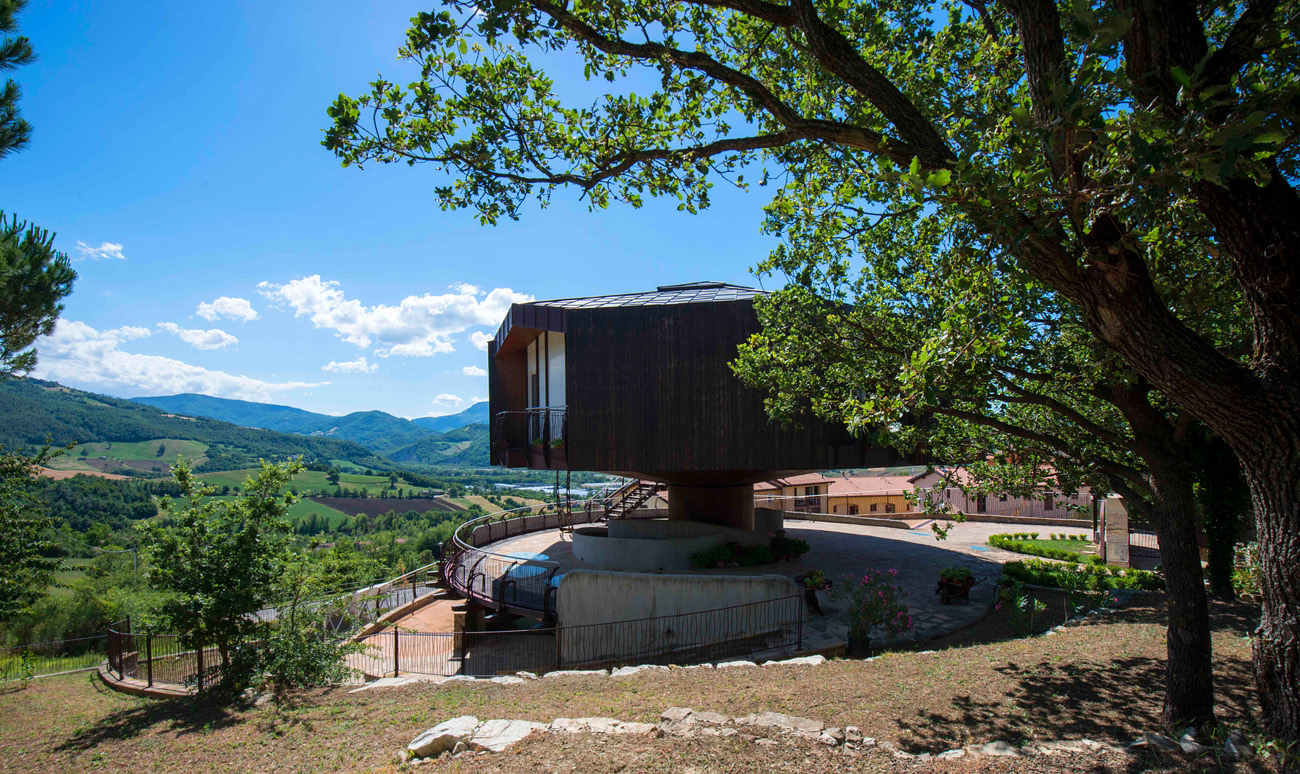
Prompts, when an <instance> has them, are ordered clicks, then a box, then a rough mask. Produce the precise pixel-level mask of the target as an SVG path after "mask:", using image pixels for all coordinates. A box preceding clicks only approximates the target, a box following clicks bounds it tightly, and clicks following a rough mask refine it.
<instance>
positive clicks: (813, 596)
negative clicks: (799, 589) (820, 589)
mask: <svg viewBox="0 0 1300 774" xmlns="http://www.w3.org/2000/svg"><path fill="white" fill-rule="evenodd" d="M803 601H804V604H806V605H807V606H808V609H809V610H811V611H813V612H814V613H816V614H817V615H821V614H822V605H821V602H819V601H818V600H817V589H808V588H806V589H804V590H803Z"/></svg>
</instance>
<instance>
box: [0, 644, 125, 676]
mask: <svg viewBox="0 0 1300 774" xmlns="http://www.w3.org/2000/svg"><path fill="white" fill-rule="evenodd" d="M107 645H108V637H107V636H105V635H103V634H100V635H96V636H94V637H77V638H74V639H70V640H56V641H53V642H37V643H33V644H31V645H21V646H18V647H10V648H0V683H3V682H9V681H13V680H26V679H29V678H33V677H48V676H50V675H62V674H67V673H69V672H80V671H85V670H89V669H94V668H96V667H97V666H99V664H100V662H102V661H103V660H104V654H105V653H106V652H107Z"/></svg>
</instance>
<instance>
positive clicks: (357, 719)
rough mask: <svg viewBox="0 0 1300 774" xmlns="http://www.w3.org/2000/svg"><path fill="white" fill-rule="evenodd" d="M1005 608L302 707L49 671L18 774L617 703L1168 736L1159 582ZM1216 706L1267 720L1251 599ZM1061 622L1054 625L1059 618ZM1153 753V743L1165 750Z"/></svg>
mask: <svg viewBox="0 0 1300 774" xmlns="http://www.w3.org/2000/svg"><path fill="white" fill-rule="evenodd" d="M1005 613H1006V611H1005V610H1002V611H995V612H994V613H992V614H991V615H990V616H989V617H988V618H986V619H985V620H983V621H981V622H980V623H979V624H977V625H976V626H974V627H971V628H969V629H966V630H964V631H962V632H958V633H954V634H952V635H948V637H947V638H946V640H945V641H942V642H940V643H939V644H938V645H935V644H933V643H931V644H930V645H929V646H928V647H934V648H936V652H935V653H923V652H900V653H889V654H885V655H884V656H883V657H881V658H879V659H877V660H875V661H871V662H864V661H848V660H844V661H833V662H830V663H827V664H822V665H820V666H813V667H752V668H733V669H725V670H704V671H701V670H673V671H669V672H649V673H642V674H638V675H635V676H632V677H627V678H607V677H595V676H573V677H563V678H550V679H545V680H536V681H530V682H527V683H524V684H522V685H494V684H484V683H464V682H452V683H446V684H442V685H432V684H414V685H407V686H403V687H398V688H391V689H376V690H368V691H364V692H361V693H349V692H348V691H347V689H344V688H340V689H329V690H321V691H311V692H305V693H302V694H299V695H297V696H295V697H293V700H292V701H291V702H290V703H288V704H285V705H280V706H277V705H274V704H266V705H264V706H261V707H253V706H235V707H230V706H219V705H217V704H214V703H211V702H208V701H205V700H196V699H176V700H167V701H154V700H144V699H136V698H132V697H128V696H124V695H122V694H119V693H115V692H112V691H110V690H108V689H107V688H105V687H103V686H102V685H100V684H99V683H98V681H97V679H95V678H93V677H91V676H89V675H84V674H83V675H74V676H70V677H59V678H47V679H41V680H36V681H34V682H33V683H32V684H31V686H30V687H28V688H27V689H26V690H9V691H8V692H7V693H3V694H0V771H4V772H10V771H12V772H47V771H48V772H62V771H88V770H94V771H117V772H199V771H222V772H225V771H249V772H263V771H274V772H372V771H393V770H394V769H395V767H394V764H393V762H392V755H393V753H394V752H395V751H396V750H398V749H399V748H401V747H403V746H404V745H406V744H407V743H408V742H409V741H410V740H411V739H412V738H413V737H414V736H415V735H417V734H418V733H419V732H421V731H423V730H424V729H426V728H429V727H431V726H433V725H435V724H437V723H439V722H441V721H443V720H446V719H448V718H451V717H455V716H457V715H465V714H471V715H477V716H478V717H480V718H523V719H529V720H536V721H550V720H553V719H554V718H556V717H584V716H606V717H615V718H619V719H621V720H632V721H643V722H654V721H656V720H657V719H658V718H659V715H660V713H661V712H662V711H663V710H665V709H667V708H668V707H673V706H685V707H693V708H695V709H697V710H712V711H716V712H721V713H724V714H728V715H731V716H737V715H744V714H748V713H750V712H762V711H768V710H771V711H776V712H784V713H787V714H791V715H799V716H802V717H808V718H814V719H816V720H821V721H823V722H825V723H826V724H827V725H834V726H848V725H853V726H858V727H860V728H861V729H862V731H863V733H864V734H865V735H867V736H870V737H875V738H877V739H880V740H891V741H893V742H896V743H897V744H898V745H899V747H900V748H901V749H903V750H906V751H909V752H912V753H924V752H931V753H937V752H940V751H943V750H948V749H953V748H957V747H961V746H964V745H967V744H973V743H982V742H988V741H993V740H1004V741H1007V742H1010V743H1012V744H1014V745H1018V746H1019V745H1025V744H1032V743H1035V742H1044V741H1053V740H1063V739H1079V738H1084V737H1086V738H1089V739H1095V740H1098V741H1103V742H1122V741H1128V740H1131V739H1133V738H1134V737H1136V736H1137V735H1139V734H1140V733H1141V732H1143V731H1149V730H1155V729H1156V727H1157V725H1158V718H1159V713H1160V696H1161V692H1162V688H1161V686H1162V684H1163V675H1162V672H1163V667H1164V663H1163V660H1164V651H1165V642H1164V636H1165V635H1164V625H1163V620H1162V619H1163V614H1164V600H1163V597H1161V596H1159V595H1155V596H1152V597H1148V598H1145V601H1144V602H1141V603H1139V604H1138V605H1137V606H1134V607H1131V608H1129V609H1127V610H1124V611H1121V612H1119V613H1115V614H1113V615H1108V616H1103V617H1101V618H1100V619H1096V620H1091V621H1089V622H1087V623H1085V624H1083V625H1081V626H1077V627H1072V628H1069V629H1067V630H1065V631H1063V632H1062V633H1060V634H1056V635H1053V636H1048V637H1033V638H1027V639H1026V638H1017V639H1004V638H1005V637H1007V636H1009V635H1011V634H1012V632H1011V629H1010V625H1009V622H1008V621H1007V619H1006V616H1005ZM1213 614H1214V620H1215V632H1214V646H1215V652H1216V676H1215V680H1216V689H1217V691H1218V697H1219V702H1220V703H1219V718H1220V721H1221V723H1223V724H1224V726H1225V727H1233V728H1244V729H1246V730H1247V732H1248V733H1249V732H1250V731H1252V730H1253V729H1255V728H1256V727H1257V724H1258V718H1257V716H1256V709H1255V702H1254V696H1253V688H1252V685H1251V682H1252V677H1251V666H1250V643H1249V641H1248V640H1247V639H1246V635H1247V634H1248V632H1249V631H1250V630H1251V629H1252V628H1253V626H1254V611H1253V610H1252V609H1251V608H1250V607H1249V606H1246V605H1223V604H1215V605H1214V607H1213ZM1049 622H1050V621H1049ZM1152 755H1154V754H1152ZM1203 768H1204V762H1203V761H1202V762H1192V761H1189V760H1187V759H1185V758H1182V757H1181V756H1174V757H1164V758H1162V757H1152V758H1147V757H1138V756H1128V755H1118V754H1115V753H1110V752H1095V753H1086V754H1078V755H1073V756H1064V755H1058V756H1054V757H1051V758H1046V757H1034V758H1023V759H1010V760H1007V761H1001V760H998V759H990V758H982V759H980V760H978V761H961V760H958V761H929V762H919V761H909V760H900V759H896V758H894V757H893V756H892V754H890V753H888V752H886V751H880V750H867V751H863V754H862V755H861V756H859V757H854V758H847V757H842V754H840V753H836V752H835V751H833V750H830V749H826V748H822V747H820V746H818V745H816V744H814V743H804V742H789V743H782V744H781V745H777V746H771V747H768V746H763V745H758V744H755V743H752V742H750V743H742V742H740V741H736V740H735V739H734V738H733V739H714V740H698V739H696V740H689V739H673V738H666V739H652V738H643V737H637V738H625V739H619V738H612V737H608V736H595V735H578V736H558V735H546V736H544V737H539V738H536V739H530V740H528V741H526V742H524V743H522V744H520V745H518V746H517V747H514V748H511V749H510V750H508V751H507V752H505V753H502V754H499V755H475V756H467V757H462V758H458V759H455V760H442V761H439V762H437V763H434V764H430V765H428V766H421V767H420V768H418V769H415V771H437V772H442V771H462V772H469V771H474V772H503V773H507V772H508V773H509V774H542V772H570V771H572V772H611V773H612V772H635V771H646V772H665V773H666V772H673V773H674V774H689V773H690V772H694V774H706V773H707V774H714V773H715V772H716V773H718V774H720V773H721V772H737V773H738V774H748V773H749V772H755V773H756V772H766V771H791V772H810V773H812V774H816V773H818V772H828V773H829V772H838V771H863V772H902V771H932V772H968V771H1016V772H1039V771H1071V772H1072V771H1078V772H1083V771H1089V772H1103V771H1104V772H1110V771H1115V772H1138V771H1148V770H1154V771H1182V770H1203Z"/></svg>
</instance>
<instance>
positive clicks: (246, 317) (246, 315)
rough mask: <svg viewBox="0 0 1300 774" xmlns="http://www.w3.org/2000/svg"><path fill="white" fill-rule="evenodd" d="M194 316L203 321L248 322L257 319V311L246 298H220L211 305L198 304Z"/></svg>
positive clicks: (205, 303) (206, 303)
mask: <svg viewBox="0 0 1300 774" xmlns="http://www.w3.org/2000/svg"><path fill="white" fill-rule="evenodd" d="M196 314H198V316H199V317H202V318H203V319H205V320H216V319H218V318H221V317H226V318H229V319H231V320H243V321H244V322H249V321H250V320H256V319H257V316H258V315H257V310H255V309H253V305H252V304H250V303H249V302H248V299H246V298H231V297H230V296H222V297H220V298H218V299H217V300H216V301H213V302H212V303H208V302H206V301H205V302H203V303H201V304H199V308H198V309H197V310H196Z"/></svg>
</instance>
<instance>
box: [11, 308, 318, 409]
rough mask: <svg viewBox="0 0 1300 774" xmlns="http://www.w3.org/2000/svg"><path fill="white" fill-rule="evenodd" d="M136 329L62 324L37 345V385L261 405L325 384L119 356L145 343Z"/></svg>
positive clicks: (141, 331)
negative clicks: (125, 346)
mask: <svg viewBox="0 0 1300 774" xmlns="http://www.w3.org/2000/svg"><path fill="white" fill-rule="evenodd" d="M148 334H149V332H148V330H146V329H144V328H138V327H126V328H116V329H113V330H106V331H99V330H95V329H94V328H92V327H90V326H89V325H86V324H85V323H82V322H76V321H74V320H60V321H59V322H58V325H57V326H56V327H55V329H54V333H52V334H50V335H49V336H45V337H42V338H41V339H40V340H38V341H37V342H36V347H37V350H38V352H39V353H40V364H39V365H38V366H37V368H36V374H35V375H36V376H37V377H38V378H41V379H51V380H54V381H59V382H64V383H72V384H75V385H82V386H95V387H102V388H110V389H114V390H122V391H124V392H136V393H138V394H148V395H170V394H174V393H178V392H198V393H203V394H204V395H216V396H218V397H221V398H238V399H241V400H253V401H265V400H269V399H270V398H272V397H273V396H276V395H279V394H280V393H283V392H287V391H290V390H299V389H303V388H307V387H320V386H323V385H326V384H329V382H268V381H263V380H262V379H254V378H252V377H249V376H239V375H236V374H230V373H226V372H225V371H212V370H209V369H207V368H202V367H200V366H196V365H190V364H189V363H184V362H181V361H180V360H174V359H172V358H169V357H160V356H157V355H139V354H134V353H130V352H123V351H122V350H121V349H120V348H119V347H120V345H121V344H122V343H123V342H124V341H128V340H130V339H134V338H143V337H144V336H147V335H148Z"/></svg>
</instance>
